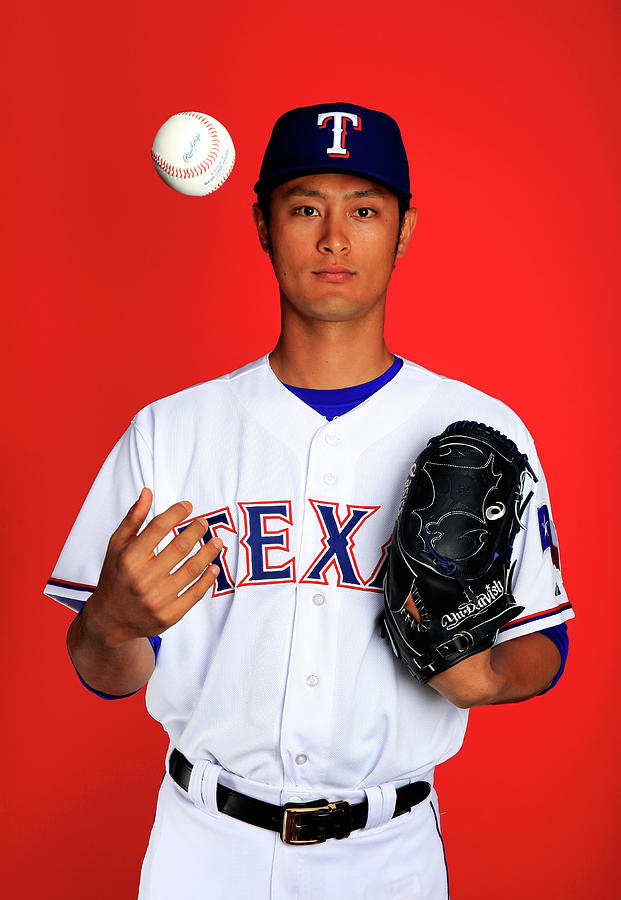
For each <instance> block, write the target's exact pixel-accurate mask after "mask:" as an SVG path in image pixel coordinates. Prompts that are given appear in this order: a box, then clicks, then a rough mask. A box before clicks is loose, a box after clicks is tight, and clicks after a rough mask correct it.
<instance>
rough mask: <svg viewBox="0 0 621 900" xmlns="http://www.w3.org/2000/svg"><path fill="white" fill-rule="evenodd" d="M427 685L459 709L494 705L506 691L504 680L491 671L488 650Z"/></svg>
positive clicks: (432, 679) (469, 658)
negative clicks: (504, 690)
mask: <svg viewBox="0 0 621 900" xmlns="http://www.w3.org/2000/svg"><path fill="white" fill-rule="evenodd" d="M428 683H429V685H430V686H431V687H432V688H434V690H436V691H438V693H440V694H442V696H443V697H445V698H446V699H447V700H450V702H451V703H452V704H453V705H454V706H457V707H459V708H460V709H469V708H470V707H472V706H485V705H487V704H489V703H494V702H496V700H497V698H498V697H499V696H500V695H501V694H502V691H503V676H502V674H501V673H499V672H497V671H496V670H494V669H493V668H492V664H491V653H490V651H489V650H483V651H481V652H480V653H475V654H474V655H473V656H469V657H467V658H466V659H463V660H462V661H461V662H459V663H457V664H456V665H454V666H451V667H450V668H449V669H446V670H445V671H444V672H440V673H439V674H438V675H435V676H434V677H433V678H431V679H430V680H429V682H428Z"/></svg>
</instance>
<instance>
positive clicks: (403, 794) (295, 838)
mask: <svg viewBox="0 0 621 900" xmlns="http://www.w3.org/2000/svg"><path fill="white" fill-rule="evenodd" d="M168 771H169V773H170V776H171V778H172V779H173V780H174V781H176V782H177V784H178V785H179V787H180V788H183V790H184V791H187V790H188V787H189V784H190V774H191V772H192V763H191V762H189V761H188V760H187V759H186V758H185V756H184V755H183V753H180V752H179V750H177V749H175V750H173V751H172V753H171V754H170V759H169V762H168ZM430 793H431V785H430V784H428V783H427V782H426V781H414V782H412V783H411V784H404V785H403V786H402V787H399V788H397V791H396V794H397V797H396V802H395V811H394V813H393V816H392V818H393V819H394V818H395V817H396V816H401V815H403V814H404V813H406V812H409V811H410V810H411V809H412V807H413V806H416V805H417V804H418V803H422V802H423V800H425V799H426V798H427V797H428V796H429V794H430ZM216 803H217V804H218V809H219V810H220V812H223V813H225V815H227V816H232V817H233V818H234V819H239V820H240V821H241V822H247V823H248V824H249V825H258V826H259V828H269V829H270V831H277V832H278V833H279V834H280V837H281V838H282V840H283V841H284V842H285V844H321V843H323V841H325V840H327V839H328V838H337V839H340V838H345V837H348V836H349V835H350V834H351V832H352V831H355V830H356V829H357V828H363V827H364V826H365V825H366V822H367V816H368V814H369V802H368V800H367V799H366V797H365V799H364V800H361V801H360V803H354V804H352V803H350V802H349V800H336V801H334V802H328V801H327V800H313V801H310V802H308V801H306V802H302V803H287V804H286V805H285V806H275V805H274V804H273V803H266V802H265V801H264V800H257V798H256V797H247V796H246V794H240V793H239V792H238V791H234V790H232V788H228V787H225V786H224V785H223V784H218V785H217V787H216Z"/></svg>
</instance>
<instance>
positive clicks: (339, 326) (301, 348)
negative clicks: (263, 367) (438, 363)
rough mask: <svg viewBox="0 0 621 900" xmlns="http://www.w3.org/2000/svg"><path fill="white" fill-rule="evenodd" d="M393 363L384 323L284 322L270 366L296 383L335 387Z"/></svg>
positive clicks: (368, 376) (361, 380)
mask: <svg viewBox="0 0 621 900" xmlns="http://www.w3.org/2000/svg"><path fill="white" fill-rule="evenodd" d="M393 361H394V356H393V355H392V353H389V352H388V349H387V347H386V343H385V341H384V331H383V316H382V319H381V322H380V323H379V327H378V323H377V322H373V321H368V320H367V319H365V320H363V321H360V322H356V321H347V322H325V321H319V320H311V321H307V320H304V319H301V318H296V317H288V318H287V321H286V322H285V321H284V320H283V321H282V327H281V333H280V337H279V338H278V343H277V344H276V347H275V348H274V350H273V351H272V353H271V354H270V366H271V368H272V371H273V372H274V374H275V375H276V377H277V378H278V379H279V380H280V381H282V382H283V383H284V384H290V385H291V386H292V387H301V388H316V389H318V390H334V389H337V388H345V387H353V386H354V385H357V384H364V383H365V382H367V381H372V380H373V379H374V378H378V377H379V376H380V375H382V374H383V373H384V372H385V371H386V370H387V369H389V368H390V366H391V365H392V363H393Z"/></svg>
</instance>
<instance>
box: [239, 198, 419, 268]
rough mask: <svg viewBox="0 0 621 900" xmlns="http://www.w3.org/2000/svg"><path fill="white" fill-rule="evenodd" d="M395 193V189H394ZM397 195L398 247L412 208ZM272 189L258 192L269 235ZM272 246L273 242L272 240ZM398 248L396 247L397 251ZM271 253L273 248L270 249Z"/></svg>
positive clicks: (259, 203) (258, 201) (405, 199)
mask: <svg viewBox="0 0 621 900" xmlns="http://www.w3.org/2000/svg"><path fill="white" fill-rule="evenodd" d="M393 193H394V191H393ZM395 197H396V198H397V201H398V203H399V231H398V232H397V247H398V246H399V239H400V237H401V229H402V227H403V220H404V219H405V214H406V212H407V211H408V209H409V208H410V201H409V200H408V199H407V197H405V196H404V195H403V194H396V193H395ZM271 198H272V192H271V191H264V192H261V193H258V194H257V203H258V205H259V209H260V210H261V214H262V215H263V221H264V222H265V225H266V226H267V230H268V237H269V229H270V219H271V215H272V207H271ZM270 247H271V242H270ZM396 252H397V249H396V248H395V253H396ZM270 253H271V249H270Z"/></svg>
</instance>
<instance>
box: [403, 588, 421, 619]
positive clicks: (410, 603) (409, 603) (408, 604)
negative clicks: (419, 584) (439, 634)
mask: <svg viewBox="0 0 621 900" xmlns="http://www.w3.org/2000/svg"><path fill="white" fill-rule="evenodd" d="M405 608H406V609H407V611H408V612H409V613H410V615H411V616H414V619H415V621H416V622H418V624H419V625H420V623H421V622H422V619H421V615H420V613H419V611H418V607H417V605H416V604H415V603H414V600H413V598H412V595H411V594H409V595H408V599H407V600H406V601H405Z"/></svg>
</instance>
